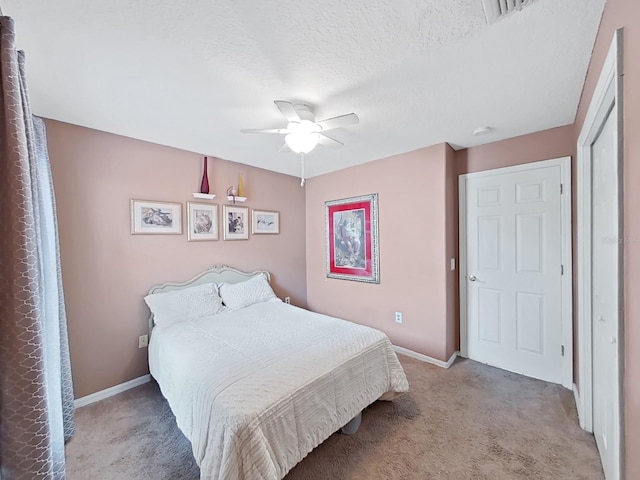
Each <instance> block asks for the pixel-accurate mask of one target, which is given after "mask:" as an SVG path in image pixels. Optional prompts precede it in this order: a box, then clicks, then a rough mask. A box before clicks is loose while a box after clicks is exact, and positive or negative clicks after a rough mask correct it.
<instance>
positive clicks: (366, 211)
mask: <svg viewBox="0 0 640 480" xmlns="http://www.w3.org/2000/svg"><path fill="white" fill-rule="evenodd" d="M325 208H326V210H325V222H326V226H325V235H326V237H325V239H326V249H327V252H326V255H327V277H329V278H340V279H343V280H354V281H356V282H367V283H380V273H379V271H380V266H379V263H380V262H379V258H378V194H377V193H373V194H371V195H363V196H360V197H352V198H345V199H342V200H332V201H329V202H325Z"/></svg>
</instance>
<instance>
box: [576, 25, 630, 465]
mask: <svg viewBox="0 0 640 480" xmlns="http://www.w3.org/2000/svg"><path fill="white" fill-rule="evenodd" d="M622 81H623V70H622V29H618V30H616V32H615V34H614V36H613V40H612V41H611V45H610V47H609V51H608V53H607V57H606V59H605V61H604V65H603V67H602V70H601V72H600V77H599V78H598V83H597V85H596V88H595V91H594V93H593V97H592V98H591V103H590V105H589V109H588V111H587V115H586V117H585V120H584V123H583V125H582V130H581V131H580V136H579V137H578V143H577V152H578V162H577V164H578V165H577V170H578V178H577V184H578V185H577V187H578V202H577V210H578V229H577V235H578V257H577V263H578V265H577V267H578V279H577V280H578V296H577V306H578V353H579V355H578V382H579V385H580V387H579V388H578V386H577V385H574V389H573V391H574V396H575V399H576V406H577V410H578V418H579V420H580V426H581V427H582V428H583V429H584V430H587V431H588V432H593V339H592V332H593V324H592V311H591V293H590V292H591V274H592V272H591V261H590V259H591V255H592V246H591V235H592V232H591V229H592V226H591V214H592V209H591V145H592V144H593V142H594V141H595V139H596V137H597V136H598V134H599V133H600V131H601V128H602V125H603V124H604V122H605V120H606V119H607V116H608V115H609V114H611V115H613V118H614V119H616V122H615V128H616V136H617V139H618V141H617V149H616V150H617V151H616V159H617V162H618V282H619V283H618V286H619V288H618V292H619V293H618V325H617V329H618V334H617V346H618V349H617V355H618V358H617V363H618V379H617V380H618V389H617V392H616V394H617V397H618V398H617V402H615V404H616V406H617V408H618V415H617V417H618V425H616V428H617V431H616V436H617V438H618V446H619V449H618V452H617V457H618V461H617V462H616V464H615V469H616V475H615V477H616V478H620V473H621V466H622V460H623V452H624V446H623V442H624V435H623V428H624V422H623V412H624V408H623V407H624V405H623V402H624V396H623V392H622V385H623V378H624V268H623V266H624V263H623V240H624V237H623V235H624V225H623V221H624V216H623V205H624V203H623V200H624V199H623V185H624V184H623V153H624V152H623V138H622V135H623V108H622V88H623V85H622Z"/></svg>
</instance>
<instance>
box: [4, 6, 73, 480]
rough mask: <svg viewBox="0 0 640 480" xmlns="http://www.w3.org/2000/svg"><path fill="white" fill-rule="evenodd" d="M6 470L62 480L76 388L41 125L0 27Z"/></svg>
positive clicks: (7, 34)
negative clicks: (72, 374) (74, 386)
mask: <svg viewBox="0 0 640 480" xmlns="http://www.w3.org/2000/svg"><path fill="white" fill-rule="evenodd" d="M0 71H1V73H2V83H1V84H0V87H1V91H0V102H1V105H0V115H1V116H2V118H0V228H1V230H0V465H1V470H0V471H1V478H2V480H13V479H20V480H21V479H29V480H32V479H63V478H64V476H65V465H64V463H65V460H64V444H65V441H66V440H68V439H69V438H70V437H71V435H72V434H73V430H74V423H73V387H72V382H71V367H70V362H69V347H68V337H67V326H66V313H65V307H64V297H63V291H62V276H61V273H60V255H59V246H58V232H57V221H56V212H55V201H54V195H53V184H52V177H51V169H50V165H49V156H48V152H47V141H46V134H45V128H44V122H43V121H42V120H41V119H39V118H36V117H33V116H32V114H31V107H30V105H29V99H28V96H27V89H26V81H25V68H24V54H23V52H17V51H16V49H15V33H14V25H13V20H12V19H11V18H10V17H0Z"/></svg>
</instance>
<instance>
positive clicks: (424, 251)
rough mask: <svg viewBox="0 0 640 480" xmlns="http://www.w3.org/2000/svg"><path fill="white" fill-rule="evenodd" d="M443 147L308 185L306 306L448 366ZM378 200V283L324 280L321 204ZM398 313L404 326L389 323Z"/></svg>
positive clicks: (323, 234) (337, 174)
mask: <svg viewBox="0 0 640 480" xmlns="http://www.w3.org/2000/svg"><path fill="white" fill-rule="evenodd" d="M448 148H449V147H448V146H447V145H445V144H440V145H435V146H433V147H428V148H423V149H421V150H416V151H414V152H409V153H405V154H402V155H396V156H393V157H388V158H385V159H382V160H377V161H375V162H371V163H367V164H364V165H359V166H356V167H352V168H348V169H345V170H341V171H338V172H334V173H330V174H327V175H322V176H320V177H315V178H312V179H310V180H309V181H308V183H307V187H306V190H307V199H306V203H307V217H306V221H307V302H308V305H309V308H311V309H312V310H315V311H318V312H322V313H326V314H329V315H334V316H338V317H342V318H346V319H348V320H352V321H354V322H358V323H362V324H365V325H369V326H372V327H376V328H379V329H380V330H382V331H384V332H386V333H387V335H388V336H389V337H390V339H391V341H392V342H393V343H394V344H396V345H399V346H402V347H406V348H409V349H411V350H414V351H416V352H419V353H422V354H425V355H428V356H431V357H434V358H437V359H440V360H447V359H448V357H447V325H446V321H447V302H446V298H447V295H446V276H447V266H448V261H447V260H446V255H447V252H446V245H445V243H446V238H445V213H446V212H445V208H444V205H445V192H446V184H445V167H446V158H447V153H446V152H447V149H448ZM369 193H378V195H379V220H380V224H379V226H380V284H377V285H373V284H366V283H360V282H352V281H346V280H337V279H329V278H326V268H325V205H324V202H325V201H327V200H336V199H341V198H346V197H352V196H357V195H364V194H369ZM395 311H401V312H402V313H403V316H404V322H403V324H401V325H398V324H396V323H395V322H394V312H395Z"/></svg>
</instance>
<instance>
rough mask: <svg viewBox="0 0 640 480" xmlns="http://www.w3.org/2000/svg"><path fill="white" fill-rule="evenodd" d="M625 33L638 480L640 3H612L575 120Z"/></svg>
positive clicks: (628, 379)
mask: <svg viewBox="0 0 640 480" xmlns="http://www.w3.org/2000/svg"><path fill="white" fill-rule="evenodd" d="M620 27H624V37H623V44H624V45H623V52H624V53H623V64H624V67H623V69H624V80H623V84H624V93H623V117H624V119H623V121H624V127H623V131H624V133H623V136H624V146H623V152H624V153H623V154H624V165H623V172H624V185H623V189H624V237H625V238H626V239H629V241H627V242H626V243H624V267H623V268H624V289H625V292H624V315H625V322H624V335H625V342H624V345H625V358H624V371H625V376H624V419H625V424H624V426H625V432H624V434H625V443H626V445H625V452H626V460H625V472H626V478H628V479H632V478H640V456H638V455H637V452H640V381H639V379H640V347H639V345H640V321H639V318H640V294H639V292H638V285H640V217H639V216H638V212H637V208H638V205H640V189H638V183H640V163H639V162H638V159H640V136H639V135H638V133H639V132H640V2H637V1H636V0H609V1H608V2H607V6H606V8H605V10H604V15H603V17H602V23H601V25H600V31H599V33H598V37H597V39H596V45H595V47H594V50H593V56H592V58H591V65H590V67H589V72H588V75H587V79H586V82H585V85H584V89H583V92H582V99H581V101H580V106H579V108H578V113H577V116H576V134H579V133H580V129H581V128H582V125H583V123H584V118H585V116H586V114H587V110H588V108H589V104H590V102H591V97H592V96H593V91H594V89H595V86H596V83H597V81H598V77H599V76H600V71H601V69H602V64H603V63H604V58H605V56H606V53H607V51H608V49H609V45H610V44H611V40H612V38H613V35H614V32H615V30H616V29H617V28H620Z"/></svg>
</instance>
